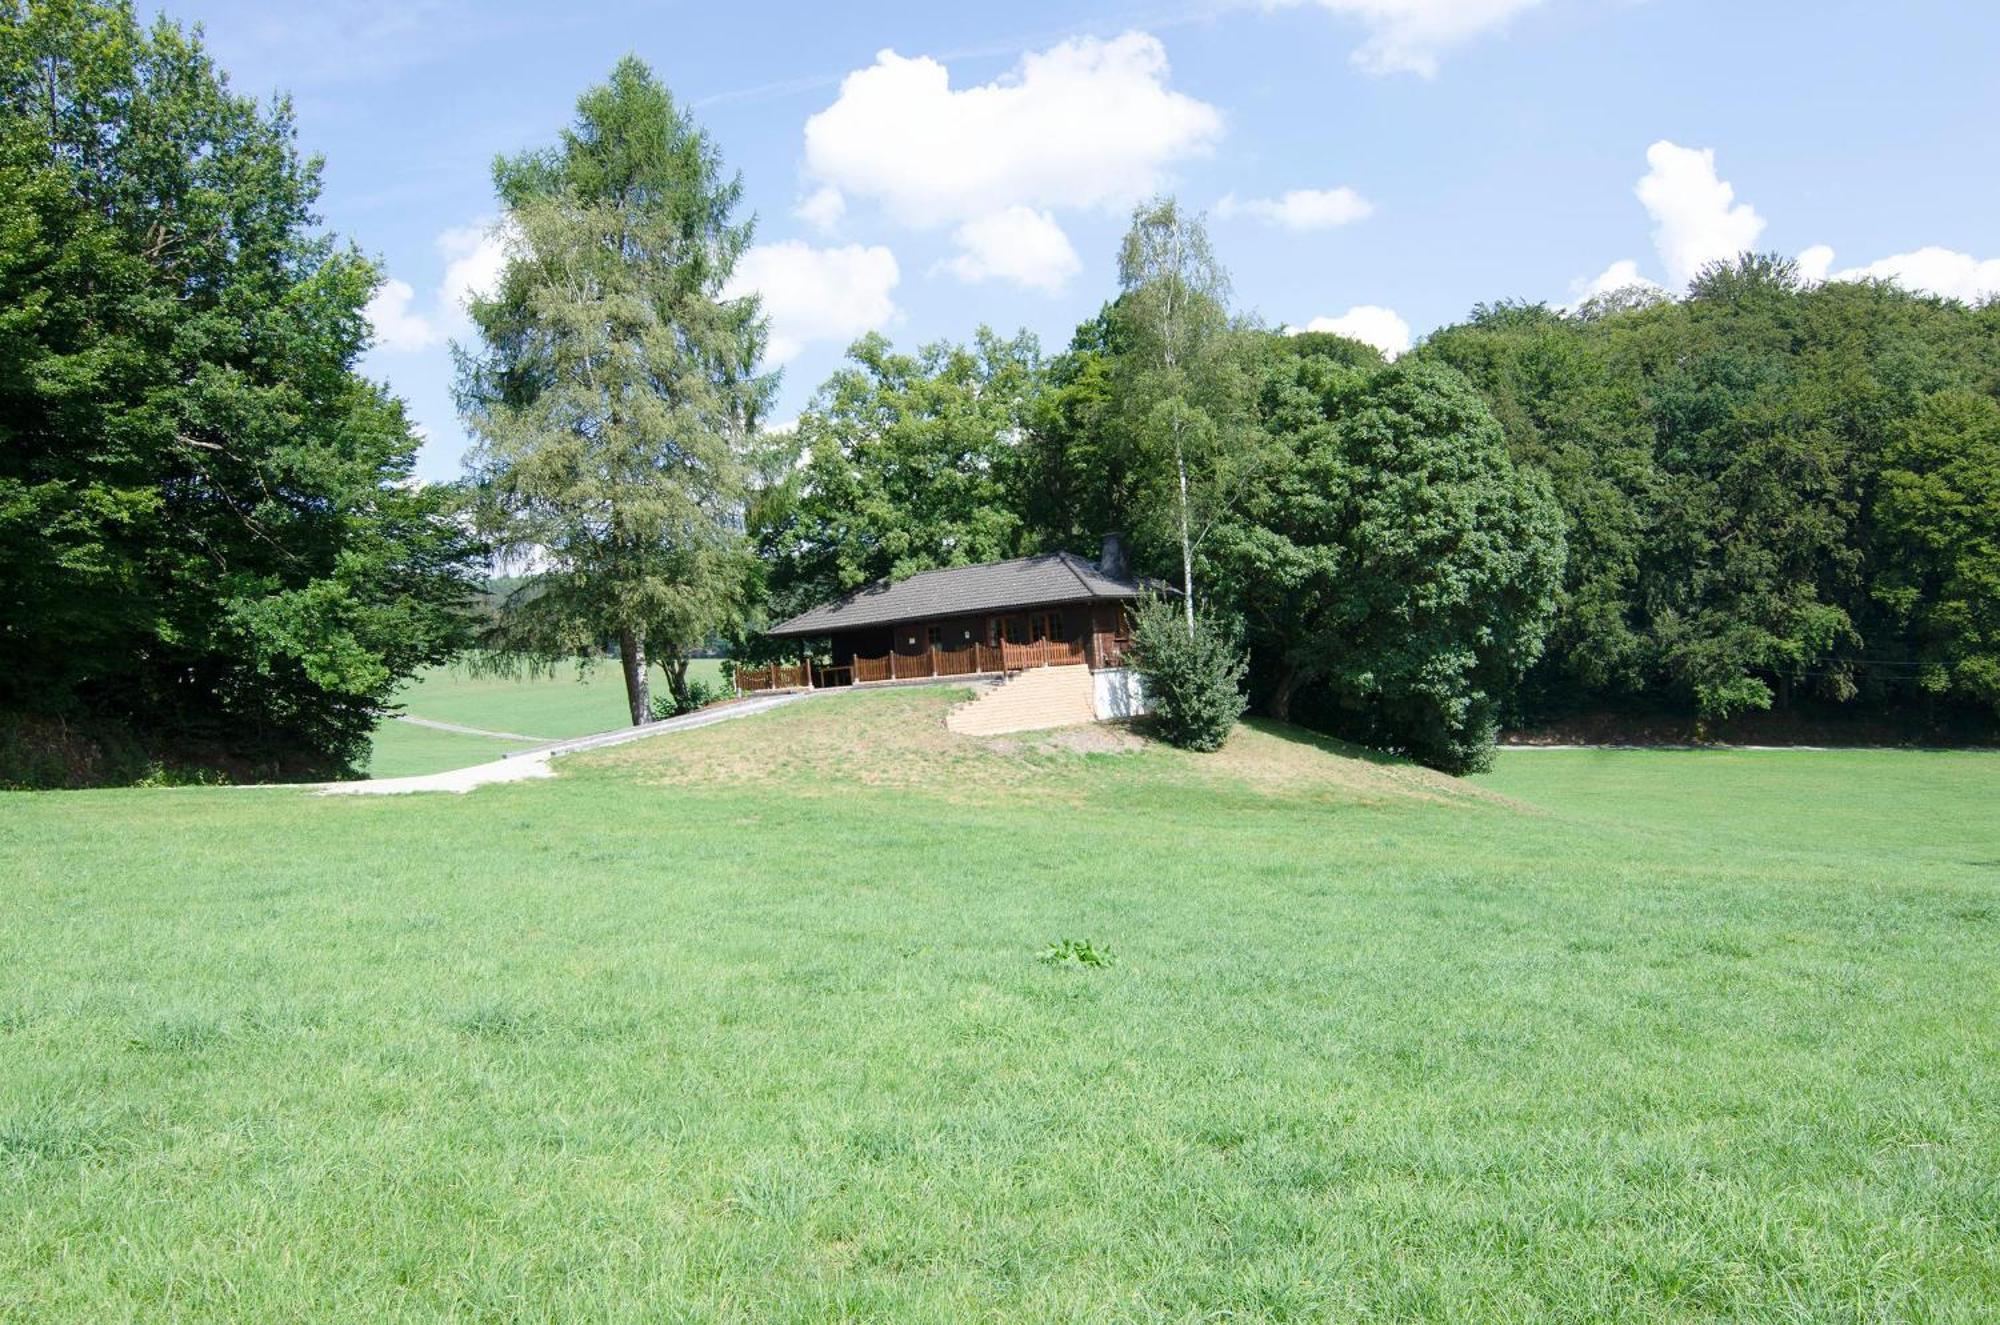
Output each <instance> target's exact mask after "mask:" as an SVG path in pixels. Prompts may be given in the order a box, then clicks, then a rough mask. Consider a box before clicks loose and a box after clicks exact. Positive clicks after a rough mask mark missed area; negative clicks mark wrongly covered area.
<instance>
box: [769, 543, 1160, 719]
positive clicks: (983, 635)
mask: <svg viewBox="0 0 2000 1325" xmlns="http://www.w3.org/2000/svg"><path fill="white" fill-rule="evenodd" d="M1158 587H1159V586H1156V585H1150V584H1146V583H1142V582H1141V581H1139V580H1136V579H1134V578H1132V576H1131V575H1130V573H1129V571H1128V570H1127V569H1126V566H1125V559H1124V555H1123V550H1122V548H1121V547H1120V546H1119V543H1118V540H1117V539H1116V538H1115V537H1114V538H1107V539H1105V540H1104V555H1103V557H1102V558H1101V559H1100V560H1098V561H1091V560H1090V559H1088V558H1086V557H1079V556H1077V555H1075V554H1074V553H1070V552H1050V553H1045V554H1043V555H1041V556H1036V557H1017V558H1015V559H1014V560H1012V561H994V562H987V563H985V564H984V565H978V566H954V567H952V568H950V569H948V570H933V571H923V572H921V573H920V574H916V575H912V576H910V577H909V578H907V579H902V580H894V581H891V580H878V581H876V582H875V583H874V584H870V585H864V586H863V587H862V588H859V589H856V590H854V591H853V592H852V593H849V594H846V595H844V596H843V597H840V598H837V599H835V600H834V601H832V602H830V603H822V604H820V605H819V606H818V607H815V608H812V609H811V610H809V611H805V612H801V613H800V614H799V615H797V616H795V617H793V618H792V619H791V620H789V621H784V622H780V623H779V624H778V625H776V626H773V627H772V628H771V629H770V630H769V631H767V632H766V633H767V634H769V635H771V636H773V637H775V638H779V639H795V640H798V641H800V646H801V656H802V661H801V662H799V663H797V664H793V665H790V666H785V665H778V666H774V667H769V668H764V669H755V670H753V669H744V668H739V669H738V670H737V686H738V688H739V689H742V690H763V689H773V688H783V687H787V686H805V685H811V686H845V685H870V684H876V683H880V682H887V681H913V680H919V679H925V678H929V677H938V676H979V675H988V674H1002V673H1007V672H1017V671H1022V670H1024V669H1026V668H1030V667H1066V666H1074V667H1088V668H1090V669H1091V670H1092V671H1104V670H1109V669H1113V668H1118V667H1122V666H1123V665H1124V660H1125V649H1126V646H1127V645H1128V644H1129V642H1130V638H1131V637H1130V634H1129V630H1130V617H1129V613H1128V610H1127V609H1128V608H1129V607H1130V606H1131V604H1132V602H1133V600H1134V599H1136V598H1138V597H1139V596H1140V595H1141V594H1143V593H1146V592H1148V591H1149V590H1151V589H1155V588H1158ZM820 640H826V641H828V644H829V648H828V649H827V650H826V653H827V661H825V662H809V661H805V659H808V658H810V657H811V656H812V655H813V654H814V653H817V652H819V650H817V649H815V648H814V645H815V644H816V642H817V641H820Z"/></svg>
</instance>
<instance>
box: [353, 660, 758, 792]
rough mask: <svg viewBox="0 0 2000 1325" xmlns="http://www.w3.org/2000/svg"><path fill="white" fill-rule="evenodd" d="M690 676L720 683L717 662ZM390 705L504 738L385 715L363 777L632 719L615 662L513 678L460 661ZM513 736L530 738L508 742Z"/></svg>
mask: <svg viewBox="0 0 2000 1325" xmlns="http://www.w3.org/2000/svg"><path fill="white" fill-rule="evenodd" d="M688 675H689V676H690V677H691V678H692V677H699V678H701V679H703V680H706V681H708V682H709V683H710V684H711V685H716V686H720V685H722V684H723V679H722V663H721V661H720V660H719V659H714V658H697V659H695V660H694V661H693V662H691V663H690V664H689V665H688ZM652 683H653V689H654V693H655V694H664V693H665V692H666V684H667V682H666V677H665V675H664V674H663V673H662V672H661V671H660V669H659V668H657V667H656V668H654V669H653V674H652ZM395 702H396V705H397V707H398V709H399V710H400V711H401V712H403V713H408V714H412V715H414V716H416V717H420V718H430V719H432V720H434V721H437V722H449V723H455V724H457V725H458V726H461V727H473V728H477V729H479V730H481V731H486V732H496V733H501V734H502V736H500V737H497V738H496V737H491V736H475V735H470V734H467V733H464V732H446V731H439V730H437V729H436V728H426V727H421V726H418V725H417V724H415V723H409V722H398V721H395V720H394V719H385V720H384V721H383V722H382V724H381V725H380V726H378V727H377V728H376V729H375V740H374V745H373V749H372V752H371V754H370V758H369V762H368V767H367V770H366V771H367V773H368V776H369V777H376V778H392V777H406V776H410V775H413V774H419V773H442V772H445V771H447V770H449V769H454V768H467V767H470V766H471V765H473V764H483V763H486V762H487V761H489V760H493V759H498V758H500V757H501V756H502V755H505V754H509V753H512V752H514V751H516V750H525V749H529V748H531V747H532V746H534V745H536V744H540V743H542V742H547V741H561V740H568V739H570V738H572V737H576V736H589V735H592V734H594V733H596V732H601V731H610V730H612V729H613V728H616V727H622V726H624V725H625V724H626V723H627V722H629V721H630V720H631V715H630V713H629V712H628V711H627V710H626V707H625V682H624V679H623V678H622V677H621V676H620V675H619V672H618V665H617V663H616V662H614V661H604V662H598V663H593V664H591V665H590V666H588V667H586V668H583V669H581V670H579V669H578V668H577V667H576V666H574V665H572V664H566V665H564V666H562V667H559V668H557V669H556V670H555V671H554V672H552V673H544V674H535V675H528V674H523V675H518V676H490V675H476V674H475V673H474V672H473V671H472V670H471V669H470V668H467V667H465V666H453V667H436V668H432V669H430V670H429V671H426V672H425V673H424V674H423V675H421V676H419V677H417V678H416V679H415V680H413V681H411V682H410V683H409V684H408V685H406V686H404V687H403V689H402V690H401V691H400V692H398V694H397V695H396V700H395ZM511 736H526V737H533V738H535V739H534V740H530V741H525V742H524V741H517V740H512V739H507V737H511Z"/></svg>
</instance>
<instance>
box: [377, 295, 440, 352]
mask: <svg viewBox="0 0 2000 1325" xmlns="http://www.w3.org/2000/svg"><path fill="white" fill-rule="evenodd" d="M416 297H417V292H416V291H415V290H412V289H411V288H410V283H409V282H408V281H399V280H395V279H393V278H391V279H390V280H386V281H384V282H382V286H381V288H380V289H378V290H376V291H375V297H374V298H372V299H370V300H369V301H368V306H367V308H365V309H363V310H362V315H363V316H365V317H366V318H367V319H368V324H369V325H370V326H371V327H373V328H374V329H375V344H376V345H377V346H378V347H379V348H381V349H385V350H393V351H396V352H398V353H409V352H411V351H415V350H427V349H429V348H430V347H431V346H433V345H436V344H438V343H439V342H440V341H442V340H443V339H444V335H443V333H441V332H440V331H439V330H438V329H437V327H436V325H435V324H433V323H432V322H431V320H430V319H429V318H427V317H425V316H424V315H423V314H421V313H419V312H417V311H416V310H415V309H413V308H411V307H410V305H411V304H412V303H413V302H414V301H415V300H416Z"/></svg>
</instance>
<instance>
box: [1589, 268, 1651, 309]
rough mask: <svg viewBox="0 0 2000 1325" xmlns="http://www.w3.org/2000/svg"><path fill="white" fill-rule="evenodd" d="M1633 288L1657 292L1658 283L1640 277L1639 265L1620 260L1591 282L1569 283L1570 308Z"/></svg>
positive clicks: (1648, 278) (1642, 276)
mask: <svg viewBox="0 0 2000 1325" xmlns="http://www.w3.org/2000/svg"><path fill="white" fill-rule="evenodd" d="M1634 286H1637V287H1638V288H1640V289H1642V290H1657V289H1659V288H1660V283H1659V282H1658V281H1655V280H1653V279H1651V278H1650V277H1647V276H1644V275H1641V274H1640V271H1639V264H1638V263H1637V262H1635V261H1633V260H1632V259H1631V258H1620V259H1619V260H1618V261H1616V262H1614V263H1612V264H1611V265H1610V266H1609V267H1606V268H1605V269H1604V270H1603V271H1601V272H1599V273H1598V274H1597V276H1596V277H1595V278H1593V279H1591V280H1587V281H1586V280H1574V281H1571V282H1570V285H1569V295H1570V307H1572V308H1576V307H1580V306H1581V305H1583V304H1587V303H1589V302H1590V301H1591V300H1593V299H1595V298H1597V297H1598V296H1599V295H1606V294H1615V293H1617V292H1618V291H1620V290H1629V289H1632V288H1633V287H1634Z"/></svg>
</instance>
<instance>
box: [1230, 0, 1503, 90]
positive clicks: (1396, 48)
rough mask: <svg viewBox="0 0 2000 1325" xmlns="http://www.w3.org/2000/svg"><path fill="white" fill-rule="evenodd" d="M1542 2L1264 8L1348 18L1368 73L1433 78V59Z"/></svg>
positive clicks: (1402, 0) (1295, 0) (1277, 3)
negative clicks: (1360, 36)
mask: <svg viewBox="0 0 2000 1325" xmlns="http://www.w3.org/2000/svg"><path fill="white" fill-rule="evenodd" d="M1541 2H1542V0H1264V5H1265V8H1267V9H1289V8H1292V7H1294V6H1296V5H1301V4H1307V3H1311V4H1316V5H1318V6H1319V7H1320V8H1321V9H1324V10H1326V11H1327V12H1329V13H1332V14H1337V15H1339V16H1341V17H1342V18H1347V19H1352V20H1354V21H1355V22H1357V23H1359V24H1361V25H1362V27H1363V28H1365V29H1366V30H1367V32H1368V38H1367V40H1366V41H1364V42H1363V43H1362V44H1361V46H1360V47H1359V48H1357V49H1356V50H1355V52H1354V54H1353V56H1352V57H1351V58H1352V59H1353V61H1354V63H1355V64H1356V65H1358V66H1360V67H1361V68H1362V69H1364V70H1366V71H1367V72H1369V73H1371V74H1404V73H1407V74H1418V75H1420V76H1422V77H1424V78H1434V77H1436V75H1437V71H1438V58H1439V57H1440V56H1441V55H1442V54H1443V53H1444V52H1445V51H1447V50H1449V49H1451V48H1452V47H1454V46H1460V45H1463V44H1464V43H1466V42H1468V41H1471V40H1472V39H1473V38H1474V37H1479V36H1483V35H1485V34H1486V33H1488V32H1492V31H1494V30H1496V29H1498V28H1501V27H1503V26H1505V24H1506V23H1507V21H1508V20H1509V19H1511V18H1513V17H1514V15H1516V14H1518V13H1520V12H1521V11H1522V10H1526V9H1533V8H1534V7H1535V6H1536V5H1539V4H1540V3H1541Z"/></svg>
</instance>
